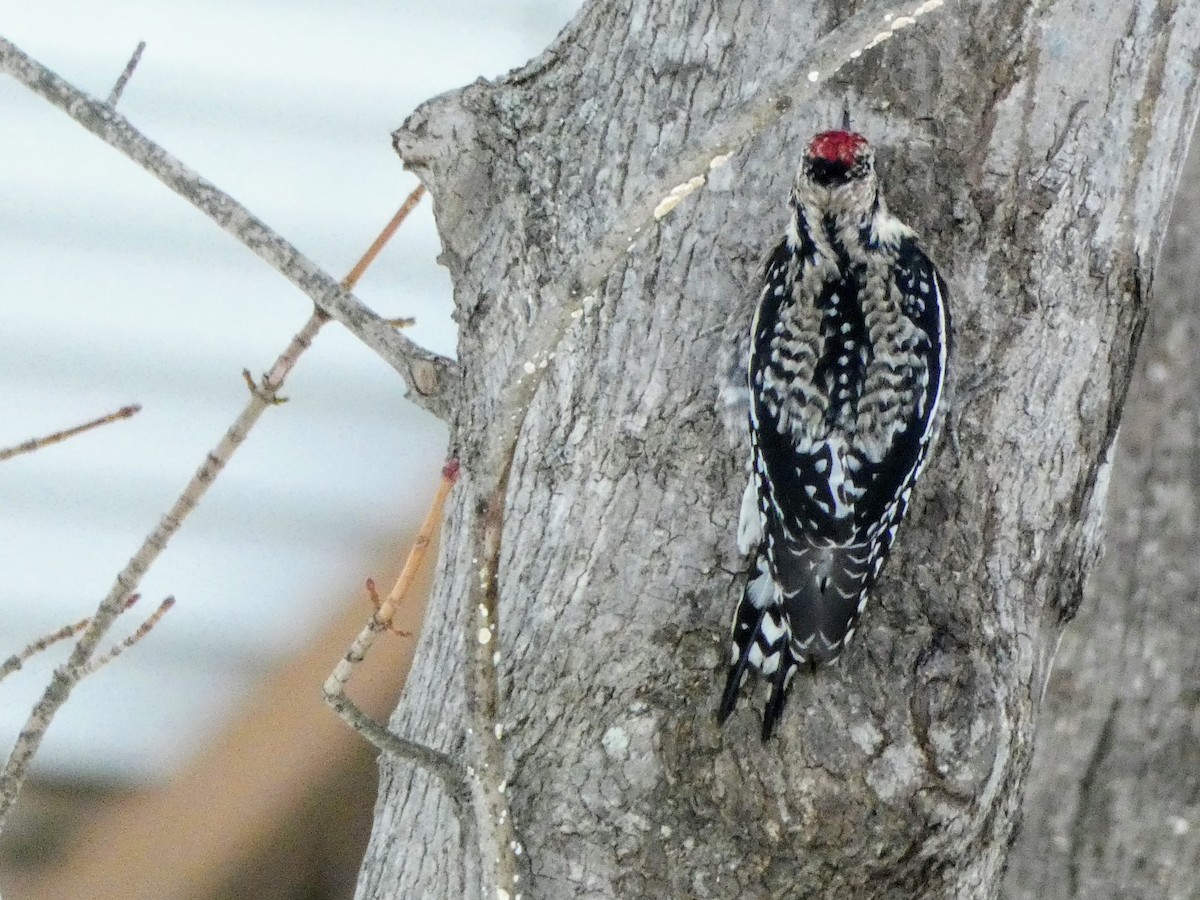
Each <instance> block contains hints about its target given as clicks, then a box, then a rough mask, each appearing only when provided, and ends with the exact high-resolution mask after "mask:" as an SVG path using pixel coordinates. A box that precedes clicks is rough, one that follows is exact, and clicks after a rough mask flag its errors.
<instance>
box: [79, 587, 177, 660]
mask: <svg viewBox="0 0 1200 900" xmlns="http://www.w3.org/2000/svg"><path fill="white" fill-rule="evenodd" d="M174 605H175V598H174V597H168V598H167V599H166V600H164V601H163V602H162V603H160V604H158V609H156V610H155V611H154V612H152V613H151V614H150V616H149V617H148V618H147V619H146V621H145V622H143V623H142V624H141V625H139V626H138V629H137V631H135V632H134V633H133V634H131V635H129V637H127V638H125V640H123V641H121V643H119V644H116V645H114V646H113V647H112V648H111V649H109V651H108V652H107V653H104V654H102V655H100V656H96V657H93V658H92V661H91V662H90V663H88V665H87V666H86V667H85V668H84V670H83V675H82V677H84V678H86V677H87V676H88V675H92V674H94V673H95V672H96V671H97V670H98V669H101V668H103V667H104V666H106V665H108V664H109V663H110V662H112V661H113V660H114V659H116V658H117V657H118V656H120V655H121V654H122V653H124V652H125V651H126V650H128V649H129V648H130V647H132V646H133V645H134V644H136V643H137V642H138V641H140V640H141V639H142V638H144V637H145V636H146V635H148V634H149V633H150V632H151V631H153V630H154V626H155V625H157V624H158V623H159V621H160V620H161V619H162V617H163V616H165V615H166V614H167V612H168V611H169V610H170V609H171V607H173V606H174Z"/></svg>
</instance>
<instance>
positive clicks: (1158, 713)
mask: <svg viewBox="0 0 1200 900" xmlns="http://www.w3.org/2000/svg"><path fill="white" fill-rule="evenodd" d="M1196 149H1197V148H1196V147H1195V145H1194V144H1193V152H1192V154H1191V158H1190V161H1189V163H1188V167H1187V171H1186V173H1185V176H1184V182H1183V184H1182V185H1181V188H1180V192H1179V195H1178V197H1177V199H1176V202H1175V212H1174V216H1173V219H1172V226H1171V230H1170V233H1169V236H1168V238H1167V243H1166V246H1165V247H1164V248H1163V254H1162V260H1161V263H1160V266H1159V277H1158V278H1157V279H1156V280H1155V286H1154V288H1155V289H1154V294H1155V296H1154V305H1153V309H1152V311H1151V313H1150V320H1149V327H1148V328H1147V336H1146V339H1145V340H1144V341H1143V344H1142V348H1141V350H1140V352H1139V354H1138V365H1137V368H1136V370H1135V374H1134V380H1133V383H1132V385H1131V387H1130V394H1129V399H1128V401H1127V402H1126V409H1125V414H1124V417H1123V420H1122V424H1121V436H1120V438H1119V440H1118V441H1117V454H1116V459H1115V462H1114V464H1113V486H1112V490H1111V491H1109V500H1108V505H1109V509H1108V529H1107V530H1108V537H1107V540H1106V550H1105V556H1104V559H1103V561H1102V563H1101V564H1100V566H1099V567H1098V569H1097V571H1096V575H1095V576H1094V577H1093V578H1092V580H1091V582H1090V583H1089V585H1088V590H1087V593H1086V595H1085V599H1084V604H1083V606H1082V607H1081V608H1080V614H1079V616H1078V618H1077V620H1076V621H1075V622H1074V623H1073V624H1072V625H1071V627H1070V628H1068V629H1067V631H1066V633H1065V634H1064V636H1063V642H1062V648H1061V650H1060V651H1059V654H1058V660H1057V662H1056V663H1055V668H1054V673H1053V675H1052V676H1051V678H1050V683H1049V686H1048V687H1047V690H1046V700H1045V707H1044V709H1043V712H1042V721H1041V725H1040V726H1039V732H1038V737H1037V741H1036V745H1037V749H1036V750H1035V752H1034V757H1033V766H1032V769H1031V772H1030V778H1029V787H1028V792H1027V794H1026V799H1025V809H1024V813H1023V819H1024V821H1023V825H1022V827H1021V831H1020V836H1019V838H1018V840H1017V843H1016V845H1015V846H1014V848H1013V855H1012V858H1011V860H1010V862H1009V869H1008V874H1007V877H1006V880H1005V891H1004V894H1005V896H1006V897H1008V898H1011V900H1017V898H1022V900H1024V898H1030V900H1033V898H1037V900H1057V898H1075V897H1087V898H1089V900H1107V898H1113V900H1185V898H1200V641H1198V638H1200V589H1198V588H1197V585H1200V366H1197V359H1198V358H1200V357H1198V355H1197V351H1196V348H1197V346H1200V303H1198V302H1197V296H1196V285H1197V284H1200V243H1198V239H1200V152H1196Z"/></svg>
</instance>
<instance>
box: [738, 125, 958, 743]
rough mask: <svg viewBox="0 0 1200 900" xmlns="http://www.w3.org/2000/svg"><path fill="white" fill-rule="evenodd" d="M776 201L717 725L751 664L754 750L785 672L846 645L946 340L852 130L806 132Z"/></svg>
mask: <svg viewBox="0 0 1200 900" xmlns="http://www.w3.org/2000/svg"><path fill="white" fill-rule="evenodd" d="M789 205H790V209H791V221H790V222H789V224H788V228H787V233H786V235H785V236H784V238H783V240H782V241H781V242H780V244H779V246H778V247H776V248H775V250H774V252H773V253H772V254H771V256H770V258H769V259H768V260H767V264H766V271H765V274H764V285H763V288H762V292H761V293H760V295H759V299H758V308H757V310H756V312H755V314H754V321H753V324H752V325H751V326H750V333H749V339H748V341H747V342H746V343H748V352H747V353H746V354H745V356H744V358H743V359H742V360H741V373H740V376H741V379H744V380H742V381H741V385H744V386H745V387H742V388H741V389H740V391H739V390H736V389H735V390H733V391H732V392H730V391H728V390H727V391H726V397H728V396H729V395H730V393H732V394H735V395H736V394H739V393H740V394H741V396H743V397H745V398H746V399H748V401H749V407H750V408H749V413H748V418H749V424H750V446H751V473H750V483H749V485H747V487H746V493H745V496H744V498H743V501H742V519H741V524H740V525H739V528H738V543H739V546H740V548H741V550H742V552H743V553H751V552H754V553H755V560H754V564H753V566H752V567H751V570H750V575H749V579H748V581H747V584H746V589H745V593H744V595H743V597H742V600H741V602H740V603H739V604H738V607H737V611H736V612H735V614H734V620H733V658H732V663H731V665H730V669H729V679H728V682H727V683H726V686H725V694H724V697H723V698H722V700H721V707H720V711H719V713H718V718H719V719H720V721H722V722H723V721H724V720H725V719H726V718H727V717H728V716H729V714H730V713H731V712H732V711H733V708H734V705H735V704H736V703H737V697H738V691H739V689H740V688H741V685H742V682H743V681H744V680H745V678H746V675H747V672H748V670H750V669H756V670H758V672H759V673H760V674H762V675H763V676H764V677H766V678H769V679H770V681H771V695H770V698H769V699H768V701H767V705H766V709H765V711H764V712H763V724H762V734H763V740H766V739H767V738H768V737H770V735H771V731H772V729H773V728H774V726H775V723H776V722H777V721H778V720H779V716H780V714H781V713H782V711H783V705H784V701H785V699H786V697H787V690H788V686H789V684H790V682H791V679H792V676H793V675H794V674H795V672H796V668H797V667H798V666H800V665H802V664H806V663H807V664H809V665H812V666H814V667H815V666H816V665H817V664H818V663H825V662H829V661H831V660H833V659H835V658H836V657H837V656H838V654H840V653H841V652H842V650H843V649H844V648H845V646H846V644H847V642H848V641H849V640H850V637H851V636H852V635H853V633H854V629H855V626H856V625H857V623H858V620H859V617H860V616H861V615H862V611H863V607H864V606H865V605H866V602H867V594H868V591H869V590H870V589H871V585H872V584H873V582H874V581H875V578H876V576H878V575H879V570H880V569H881V567H882V566H883V562H884V559H885V558H886V556H887V553H888V550H889V549H890V548H891V545H892V541H893V539H894V538H895V536H896V529H897V528H898V527H899V525H900V521H901V519H903V518H904V513H905V510H906V509H907V506H908V500H909V495H910V492H911V491H912V488H913V485H914V483H915V482H916V480H917V476H918V475H919V474H920V473H921V468H922V466H923V465H924V464H925V460H926V458H927V457H928V454H929V450H930V447H931V446H932V445H933V443H934V440H935V438H936V434H937V430H938V416H939V412H940V410H939V406H940V401H941V399H942V387H943V384H944V383H945V378H946V362H947V351H948V349H949V343H950V311H949V309H948V307H947V302H946V296H947V292H946V287H945V284H944V283H943V282H942V279H941V277H940V276H939V275H938V273H937V270H936V269H935V268H934V267H933V264H932V263H931V262H930V261H929V259H928V257H926V255H925V254H924V252H922V250H921V248H920V247H919V246H918V245H917V240H916V237H915V235H914V234H913V232H912V230H911V229H910V228H908V226H906V225H905V224H904V223H902V222H901V221H900V220H899V219H897V218H895V217H894V216H892V215H891V214H890V213H889V212H888V211H887V207H886V206H885V205H884V201H883V196H882V194H881V193H880V188H879V182H878V180H877V178H876V175H875V166H874V156H873V153H872V151H871V147H870V145H868V143H867V141H866V140H865V139H864V138H863V137H862V136H861V135H858V134H855V133H853V132H851V131H848V130H844V131H828V132H824V133H822V134H818V135H817V136H816V137H814V138H813V139H812V141H811V143H810V144H809V145H808V149H807V152H806V153H805V156H804V160H803V162H802V163H801V165H800V170H799V172H797V174H796V180H795V182H794V184H793V186H792V192H791V197H790V203H789ZM746 388H748V395H747V394H746Z"/></svg>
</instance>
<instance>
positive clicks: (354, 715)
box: [322, 461, 473, 833]
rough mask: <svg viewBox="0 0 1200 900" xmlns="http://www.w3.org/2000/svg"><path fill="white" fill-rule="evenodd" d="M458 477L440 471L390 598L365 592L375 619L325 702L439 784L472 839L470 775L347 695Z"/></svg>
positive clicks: (335, 675)
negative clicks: (397, 731)
mask: <svg viewBox="0 0 1200 900" xmlns="http://www.w3.org/2000/svg"><path fill="white" fill-rule="evenodd" d="M457 477H458V463H457V461H451V462H449V463H447V464H446V466H445V467H444V468H443V469H442V480H441V483H440V484H439V485H438V490H437V493H436V494H435V495H434V498H433V502H432V503H431V504H430V506H429V512H428V513H426V514H425V521H424V522H423V523H422V524H421V529H420V531H419V532H417V539H416V541H415V542H414V543H413V546H412V549H411V550H410V551H409V554H408V559H407V560H406V561H405V563H404V568H403V569H402V570H401V572H400V575H399V577H398V578H397V579H396V583H395V584H394V585H393V586H392V589H391V590H390V591H389V592H388V595H387V597H386V598H384V599H383V600H382V601H380V600H379V598H378V596H377V595H376V593H375V584H374V582H372V581H368V582H367V590H368V592H369V593H370V594H371V599H372V601H373V602H374V603H375V614H374V615H373V616H371V618H370V619H369V620H368V621H367V624H366V625H364V626H363V629H362V631H360V632H359V634H358V637H356V638H355V639H354V643H352V644H351V645H350V649H349V650H347V651H346V655H345V656H343V657H342V659H341V661H340V662H339V663H338V664H337V667H336V668H335V669H334V670H333V672H332V673H331V674H330V675H329V678H327V679H326V680H325V684H324V686H323V687H322V693H323V694H324V696H325V702H326V703H328V704H329V705H330V706H331V707H332V708H333V709H334V711H336V712H337V714H338V715H339V716H341V717H342V719H343V720H345V722H346V723H347V724H348V725H349V726H350V727H351V728H353V729H354V730H355V731H357V732H358V733H359V734H361V735H362V736H363V737H364V738H366V739H367V740H368V741H370V742H371V743H372V744H374V745H375V746H376V747H378V748H379V749H380V750H381V751H383V752H384V753H390V754H391V755H393V756H397V757H400V758H401V759H407V760H410V761H412V762H414V763H416V764H417V765H420V766H423V767H424V768H426V769H428V770H429V771H430V772H431V773H433V774H434V775H436V776H437V777H438V778H440V779H441V780H442V782H443V784H444V785H445V787H446V790H447V792H448V793H449V795H450V797H451V798H452V799H453V800H454V802H455V804H456V806H457V807H458V809H459V812H460V815H459V821H460V823H462V827H463V829H464V831H466V832H467V833H472V831H473V820H472V817H471V815H470V814H469V812H468V811H467V810H466V803H467V800H468V798H469V796H470V792H469V790H468V788H467V780H466V777H465V776H466V773H465V772H464V771H463V769H462V767H461V766H459V765H458V764H456V763H455V762H454V760H452V759H451V758H450V757H449V756H447V755H446V754H444V753H440V752H438V751H437V750H433V749H432V748H430V747H426V746H424V745H423V744H418V743H416V742H415V741H410V740H407V739H406V738H402V737H400V736H399V735H396V734H394V733H393V732H392V731H390V730H389V729H388V728H387V726H386V725H384V724H382V723H380V722H377V721H375V719H373V718H371V717H370V716H368V715H367V714H366V713H365V712H363V711H362V710H361V709H359V707H358V706H356V705H355V704H354V702H353V701H352V700H351V699H350V698H349V697H348V696H347V694H346V683H347V682H348V681H349V680H350V676H351V675H352V674H353V672H354V667H355V666H357V665H358V664H359V663H360V662H362V661H363V659H364V657H365V656H366V655H367V652H368V651H369V650H370V649H371V645H372V644H374V643H375V638H376V637H378V635H379V634H380V633H381V632H383V631H386V630H387V629H389V628H390V627H391V623H392V617H393V616H394V615H395V612H396V607H397V606H398V605H399V604H400V602H401V601H402V600H403V599H404V598H405V596H406V595H407V594H408V591H409V588H410V587H411V586H412V583H413V580H414V579H415V578H416V576H417V573H418V572H419V571H420V570H421V565H422V564H423V563H424V561H425V556H426V553H427V552H428V549H429V545H430V543H431V542H432V540H433V533H434V531H435V530H436V528H437V526H438V523H439V522H440V521H441V520H442V510H443V508H444V507H445V505H446V498H447V497H448V496H449V494H450V490H451V488H453V487H454V482H455V480H456V479H457Z"/></svg>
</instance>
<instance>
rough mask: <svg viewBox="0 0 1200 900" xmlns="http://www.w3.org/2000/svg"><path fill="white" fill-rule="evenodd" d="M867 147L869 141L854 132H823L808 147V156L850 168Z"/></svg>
mask: <svg viewBox="0 0 1200 900" xmlns="http://www.w3.org/2000/svg"><path fill="white" fill-rule="evenodd" d="M865 146H867V139H866V138H865V137H863V136H862V135H861V134H855V133H854V132H853V131H822V132H821V133H820V134H818V135H817V136H816V137H815V138H813V139H812V142H811V143H810V144H809V145H808V155H809V156H810V157H811V158H812V159H821V160H824V161H825V162H837V163H841V164H842V165H844V166H845V167H846V168H850V167H851V166H853V165H854V163H855V162H856V161H857V160H858V152H859V151H860V150H861V149H862V148H863V147H865Z"/></svg>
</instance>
